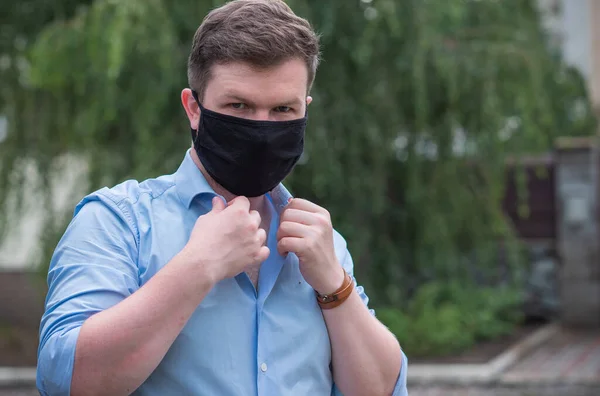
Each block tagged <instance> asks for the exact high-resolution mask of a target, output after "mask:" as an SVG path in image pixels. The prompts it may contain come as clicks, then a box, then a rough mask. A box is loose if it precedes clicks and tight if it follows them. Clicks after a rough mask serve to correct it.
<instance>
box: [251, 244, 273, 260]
mask: <svg viewBox="0 0 600 396" xmlns="http://www.w3.org/2000/svg"><path fill="white" fill-rule="evenodd" d="M270 254H271V251H270V250H269V248H268V247H266V246H261V248H260V250H259V251H258V253H257V254H256V256H255V257H254V263H262V262H263V261H265V260H266V259H268V258H269V255H270Z"/></svg>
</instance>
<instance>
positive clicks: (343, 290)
mask: <svg viewBox="0 0 600 396" xmlns="http://www.w3.org/2000/svg"><path fill="white" fill-rule="evenodd" d="M344 274H345V277H344V283H342V286H340V288H339V289H337V290H336V291H334V292H333V293H331V294H325V295H321V294H319V293H316V294H317V301H318V302H319V306H320V307H321V309H331V308H335V307H337V306H339V305H340V304H342V303H343V302H344V301H346V300H347V299H348V297H350V294H352V291H353V290H354V281H353V280H352V277H351V276H350V275H349V274H348V273H347V272H346V271H344Z"/></svg>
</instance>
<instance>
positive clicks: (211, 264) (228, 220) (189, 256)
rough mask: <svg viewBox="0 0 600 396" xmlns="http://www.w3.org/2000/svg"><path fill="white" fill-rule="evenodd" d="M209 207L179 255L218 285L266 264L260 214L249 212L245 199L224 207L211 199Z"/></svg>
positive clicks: (254, 211) (264, 239) (265, 236)
mask: <svg viewBox="0 0 600 396" xmlns="http://www.w3.org/2000/svg"><path fill="white" fill-rule="evenodd" d="M212 205H213V207H212V210H211V211H210V212H208V213H207V214H205V215H203V216H200V217H199V218H198V220H197V221H196V224H195V225H194V229H193V230H192V233H191V235H190V239H189V240H188V243H187V244H186V246H185V247H184V248H183V250H182V251H181V254H183V255H184V256H185V257H186V261H187V262H188V263H190V264H192V265H193V266H195V267H198V266H201V267H203V268H202V273H203V274H205V275H206V274H209V276H210V277H211V278H213V280H214V281H215V282H219V281H221V280H223V279H225V278H231V277H234V276H236V275H238V274H239V273H241V272H243V271H244V270H245V269H246V268H247V267H248V266H250V265H253V264H258V263H261V262H263V261H265V260H266V259H267V257H269V248H268V247H266V246H264V245H265V241H266V239H267V235H266V232H265V230H263V229H262V228H260V227H259V226H260V220H261V219H260V214H259V213H258V212H257V211H256V210H250V201H248V199H247V198H246V197H236V198H235V199H233V200H232V201H231V202H230V203H229V206H227V207H226V206H225V203H224V201H223V200H222V199H221V198H220V197H214V198H213V200H212ZM192 271H193V269H192Z"/></svg>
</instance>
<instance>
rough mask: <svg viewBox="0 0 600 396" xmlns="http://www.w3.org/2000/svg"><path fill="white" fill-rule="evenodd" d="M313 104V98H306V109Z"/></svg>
mask: <svg viewBox="0 0 600 396" xmlns="http://www.w3.org/2000/svg"><path fill="white" fill-rule="evenodd" d="M311 103H312V96H307V97H306V107H308V105H309V104H311Z"/></svg>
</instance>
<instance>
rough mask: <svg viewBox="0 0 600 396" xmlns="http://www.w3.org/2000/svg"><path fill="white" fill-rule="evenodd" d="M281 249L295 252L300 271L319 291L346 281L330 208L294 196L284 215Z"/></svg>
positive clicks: (279, 240) (279, 235)
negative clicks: (334, 237) (335, 239)
mask: <svg viewBox="0 0 600 396" xmlns="http://www.w3.org/2000/svg"><path fill="white" fill-rule="evenodd" d="M277 250H278V251H279V253H280V254H282V255H285V254H287V253H288V252H292V253H295V254H296V256H298V259H299V261H300V272H301V273H302V276H303V277H304V279H305V280H306V282H307V283H308V284H309V285H311V286H312V288H313V289H315V290H316V291H317V292H318V293H319V294H330V293H333V292H335V291H336V290H337V289H338V288H339V287H340V286H342V283H343V282H344V271H343V270H342V268H341V265H340V263H339V262H338V259H337V257H336V254H335V249H334V246H333V227H332V225H331V217H330V215H329V212H327V210H325V209H323V208H321V207H320V206H318V205H316V204H314V203H312V202H309V201H307V200H304V199H299V198H294V199H292V200H291V202H290V203H289V204H288V205H287V207H286V208H285V210H284V211H283V213H282V214H281V218H280V223H279V230H278V231H277Z"/></svg>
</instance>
